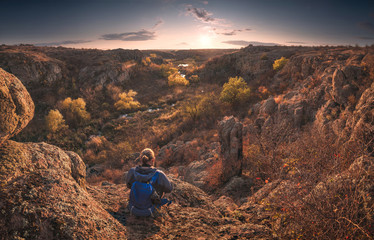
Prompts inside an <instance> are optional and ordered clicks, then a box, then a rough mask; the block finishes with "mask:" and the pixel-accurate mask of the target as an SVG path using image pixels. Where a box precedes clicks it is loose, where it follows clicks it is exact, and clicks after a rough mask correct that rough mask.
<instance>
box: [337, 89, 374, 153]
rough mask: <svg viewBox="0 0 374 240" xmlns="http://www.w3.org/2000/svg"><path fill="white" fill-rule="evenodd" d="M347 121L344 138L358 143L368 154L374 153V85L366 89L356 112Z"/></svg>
mask: <svg viewBox="0 0 374 240" xmlns="http://www.w3.org/2000/svg"><path fill="white" fill-rule="evenodd" d="M349 116H350V117H349V118H348V120H347V123H346V126H345V128H344V132H343V137H344V136H345V137H349V141H350V142H358V144H359V145H361V147H364V148H366V149H367V150H368V152H370V153H372V154H373V151H374V141H373V136H374V83H373V84H372V85H371V87H370V88H368V89H366V90H365V92H364V93H363V94H362V95H361V98H360V100H359V101H358V103H357V105H356V108H355V111H354V112H353V114H352V115H349Z"/></svg>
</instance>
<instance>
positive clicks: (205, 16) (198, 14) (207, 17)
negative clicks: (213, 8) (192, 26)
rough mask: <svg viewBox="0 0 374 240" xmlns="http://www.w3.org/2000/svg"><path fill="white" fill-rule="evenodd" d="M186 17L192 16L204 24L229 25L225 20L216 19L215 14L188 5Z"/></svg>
mask: <svg viewBox="0 0 374 240" xmlns="http://www.w3.org/2000/svg"><path fill="white" fill-rule="evenodd" d="M185 15H186V16H188V15H191V16H193V17H194V18H195V19H196V20H198V21H200V22H202V23H209V24H215V25H222V26H224V25H227V24H226V20H225V19H220V18H214V17H213V13H211V12H209V11H207V10H205V9H204V8H196V7H193V6H192V5H186V9H185Z"/></svg>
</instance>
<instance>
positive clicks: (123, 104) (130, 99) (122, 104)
mask: <svg viewBox="0 0 374 240" xmlns="http://www.w3.org/2000/svg"><path fill="white" fill-rule="evenodd" d="M137 94H138V93H137V92H135V91H133V90H129V91H128V92H123V93H120V94H119V95H118V96H119V100H118V101H117V102H116V103H115V104H114V107H115V108H116V109H117V110H118V111H131V110H136V109H138V108H139V107H140V103H139V102H138V101H136V100H135V99H134V97H135V96H136V95H137Z"/></svg>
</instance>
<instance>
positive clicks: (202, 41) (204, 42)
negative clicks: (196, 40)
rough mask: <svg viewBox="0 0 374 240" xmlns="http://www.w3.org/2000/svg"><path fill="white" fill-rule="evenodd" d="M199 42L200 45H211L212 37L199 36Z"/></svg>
mask: <svg viewBox="0 0 374 240" xmlns="http://www.w3.org/2000/svg"><path fill="white" fill-rule="evenodd" d="M200 44H201V46H202V47H211V44H212V39H211V38H210V37H209V36H208V35H202V36H200Z"/></svg>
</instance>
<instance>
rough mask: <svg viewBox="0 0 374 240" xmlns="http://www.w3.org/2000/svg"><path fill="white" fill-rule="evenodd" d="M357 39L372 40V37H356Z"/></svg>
mask: <svg viewBox="0 0 374 240" xmlns="http://www.w3.org/2000/svg"><path fill="white" fill-rule="evenodd" d="M357 38H358V39H361V40H374V37H357Z"/></svg>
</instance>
